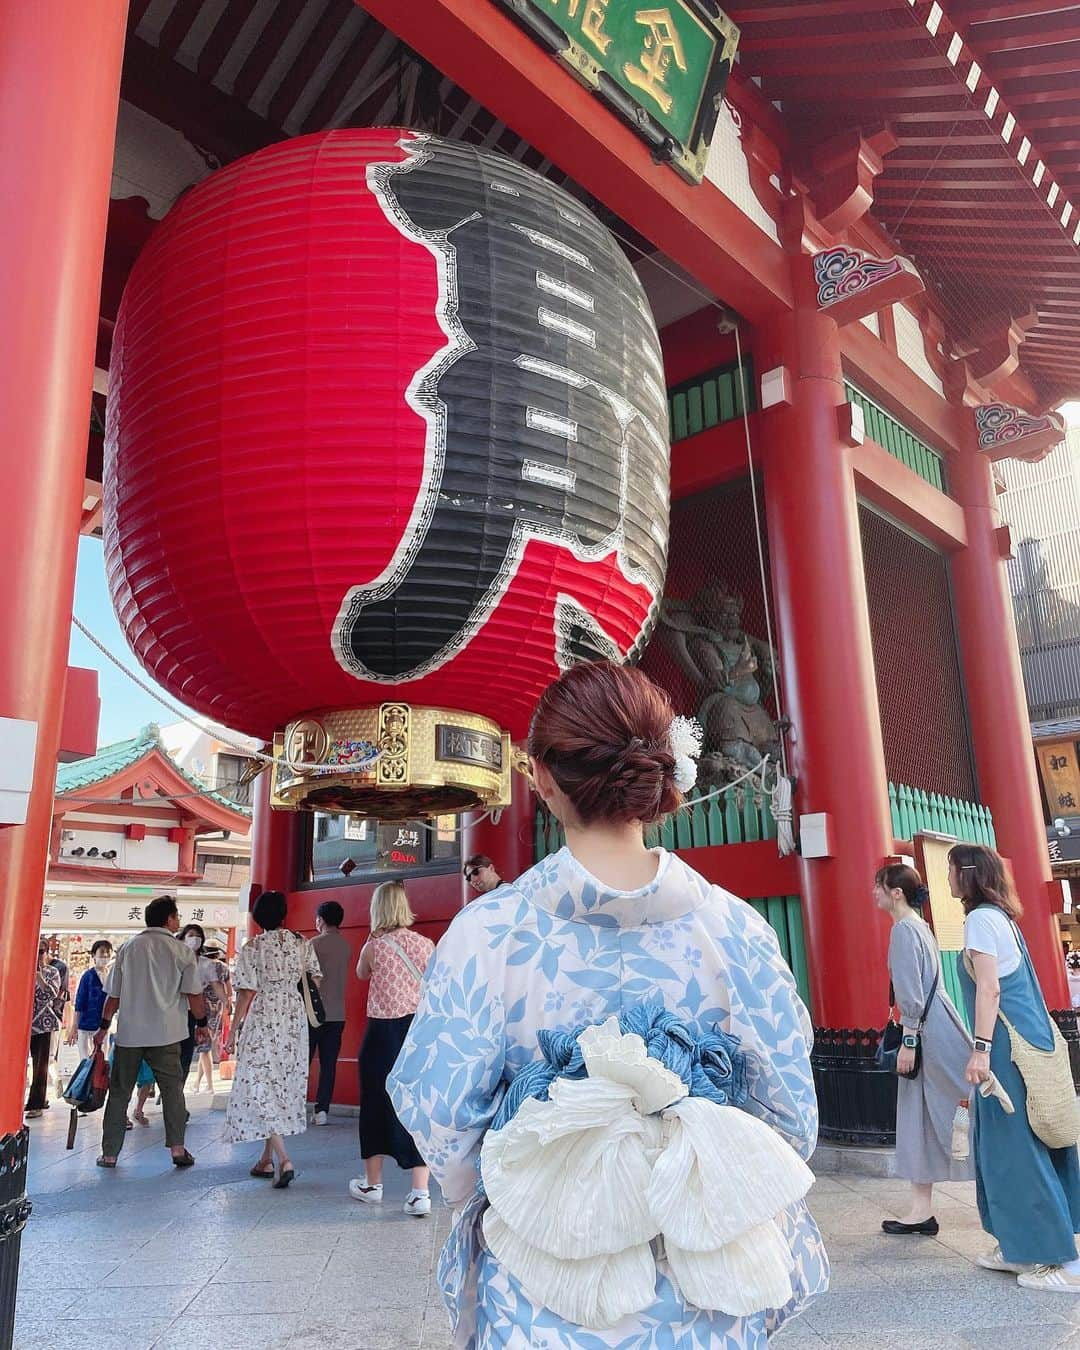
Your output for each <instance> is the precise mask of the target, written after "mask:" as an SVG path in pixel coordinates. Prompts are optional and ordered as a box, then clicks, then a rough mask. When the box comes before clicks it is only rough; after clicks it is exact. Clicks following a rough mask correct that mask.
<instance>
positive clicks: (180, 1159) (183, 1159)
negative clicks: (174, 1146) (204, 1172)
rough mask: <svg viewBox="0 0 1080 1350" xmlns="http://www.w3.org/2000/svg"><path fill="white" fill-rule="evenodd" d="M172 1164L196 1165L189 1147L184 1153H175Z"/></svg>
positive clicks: (178, 1165) (180, 1165) (176, 1165)
mask: <svg viewBox="0 0 1080 1350" xmlns="http://www.w3.org/2000/svg"><path fill="white" fill-rule="evenodd" d="M172 1165H173V1166H174V1167H194V1166H195V1159H194V1158H193V1157H192V1156H191V1154H190V1153H189V1152H188V1151H187V1149H184V1151H183V1153H181V1154H179V1156H178V1155H177V1154H175V1153H174V1154H173V1155H172Z"/></svg>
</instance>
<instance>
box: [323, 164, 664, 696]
mask: <svg viewBox="0 0 1080 1350" xmlns="http://www.w3.org/2000/svg"><path fill="white" fill-rule="evenodd" d="M371 182H374V183H375V185H376V189H375V190H376V191H377V194H378V196H379V198H380V201H381V203H382V205H383V209H384V211H386V213H387V215H388V216H389V217H390V219H391V220H392V221H393V222H394V223H395V224H396V225H397V228H398V229H400V230H401V232H402V233H403V234H405V235H407V236H409V237H410V238H413V239H416V240H417V241H418V242H422V243H423V244H424V245H425V246H426V247H428V248H429V249H430V250H431V251H432V252H433V253H435V255H436V257H437V258H438V262H439V271H440V305H441V313H440V316H439V317H440V321H441V324H442V327H443V328H444V330H445V331H446V332H447V333H448V334H449V339H448V342H447V344H446V347H445V348H444V349H443V351H442V352H440V353H437V354H436V355H435V356H434V357H433V360H432V361H431V362H430V363H429V365H428V367H426V368H425V370H424V371H423V372H422V373H421V372H418V379H417V381H416V382H415V388H413V389H411V390H410V402H411V403H412V406H413V407H414V408H417V409H419V410H422V413H423V416H424V417H425V419H426V422H427V454H426V458H425V469H424V481H423V483H422V485H421V489H420V496H419V499H418V503H417V507H416V509H415V510H414V513H413V519H412V520H411V521H410V524H409V529H410V531H411V533H410V535H409V537H407V538H406V539H404V540H403V542H402V546H401V548H400V549H399V550H398V554H397V556H396V557H395V559H394V561H393V563H392V564H391V566H390V568H388V571H387V573H386V574H385V575H384V576H382V577H379V578H377V579H376V581H375V582H373V583H371V584H369V585H364V586H357V587H354V588H353V590H352V591H350V593H349V595H348V596H347V597H346V603H345V605H344V607H343V610H342V615H341V617H340V619H339V629H338V634H337V639H336V643H335V646H336V650H337V651H338V654H339V659H341V660H342V661H343V663H344V664H345V665H346V666H347V667H348V668H349V669H351V670H352V671H353V673H355V674H357V675H359V676H360V677H361V678H364V679H374V680H384V681H391V682H393V681H399V680H405V679H413V678H418V677H420V676H422V675H424V674H426V673H427V672H429V671H431V670H433V669H435V668H437V667H438V666H439V665H441V664H443V662H445V661H447V660H449V659H450V658H451V657H452V656H453V655H454V654H455V653H456V652H457V651H458V650H459V649H460V648H461V647H463V646H464V645H465V644H466V643H467V642H468V641H469V640H470V639H471V638H472V637H473V636H475V634H476V633H477V632H478V631H479V630H480V629H481V628H482V627H483V626H484V624H485V623H486V621H487V619H488V617H489V615H490V614H491V613H492V611H493V610H494V609H495V607H496V606H497V605H498V603H499V600H500V599H501V597H502V595H503V593H504V592H505V590H506V589H507V587H508V586H509V585H510V583H511V582H512V580H513V578H514V575H515V574H516V571H517V568H518V566H519V564H520V561H521V556H522V553H523V552H524V549H525V546H526V544H527V543H528V541H529V540H530V539H540V540H547V541H551V542H553V543H557V544H562V545H564V546H565V547H566V548H568V549H569V550H571V551H572V552H573V553H574V554H575V555H576V556H578V557H582V558H586V557H600V556H603V555H605V554H610V553H613V552H614V553H616V554H617V555H618V557H619V562H620V567H621V570H622V571H623V574H624V575H625V576H626V578H627V580H628V581H630V582H632V583H635V584H641V585H645V586H647V587H648V588H649V589H650V590H651V591H653V593H654V594H659V592H660V590H661V589H662V585H663V577H664V571H665V567H666V553H667V520H666V512H664V513H659V514H658V513H657V512H656V511H654V510H653V511H650V510H649V509H648V504H649V503H654V502H656V501H665V502H666V494H667V477H668V461H667V455H668V450H667V397H666V393H665V388H664V373H663V366H662V363H661V358H660V350H659V342H658V339H657V336H656V329H655V326H654V324H653V320H652V316H651V314H650V312H649V309H648V305H647V303H646V300H645V296H644V292H643V290H642V288H641V285H640V282H639V281H638V279H637V276H636V274H635V273H634V270H633V268H632V267H631V266H630V263H629V261H628V260H627V258H626V256H625V254H624V253H623V252H622V250H621V249H620V248H619V245H618V243H617V242H616V240H615V239H614V237H613V236H612V235H611V234H610V233H609V232H608V231H607V230H606V229H605V228H604V227H603V226H602V225H601V224H600V222H599V221H598V220H597V219H596V217H595V216H593V215H592V214H591V213H590V212H589V211H588V210H586V209H585V208H584V207H582V206H580V204H578V203H577V202H575V201H574V199H573V198H571V197H570V196H569V195H568V194H567V193H565V192H563V191H562V190H561V189H559V188H557V187H555V186H554V185H553V184H550V183H546V182H544V181H542V180H538V179H537V177H536V175H535V174H532V173H531V172H529V171H528V170H526V169H523V168H522V167H521V166H520V165H518V164H516V163H515V162H514V161H512V160H503V159H502V158H500V157H496V156H493V155H483V154H478V153H477V152H476V150H475V149H474V148H473V147H471V146H467V145H464V144H460V143H457V142H447V141H429V142H427V143H426V145H425V148H424V149H423V150H422V151H421V152H420V153H418V154H416V155H415V156H414V157H413V158H412V159H410V160H409V161H407V162H405V163H392V164H385V165H380V166H376V168H375V170H374V171H373V172H372V171H369V183H371ZM463 541H468V544H469V547H463ZM448 560H452V564H453V565H452V566H451V567H450V568H449V569H448ZM592 647H593V648H594V650H592V651H591V653H589V652H587V653H586V654H591V655H593V656H600V655H604V656H607V655H611V654H612V653H611V652H610V651H609V650H608V649H607V647H605V645H604V635H603V633H602V632H599V631H598V632H597V633H596V634H595V640H594V641H593V643H592ZM608 647H610V642H608ZM626 654H627V653H616V655H626Z"/></svg>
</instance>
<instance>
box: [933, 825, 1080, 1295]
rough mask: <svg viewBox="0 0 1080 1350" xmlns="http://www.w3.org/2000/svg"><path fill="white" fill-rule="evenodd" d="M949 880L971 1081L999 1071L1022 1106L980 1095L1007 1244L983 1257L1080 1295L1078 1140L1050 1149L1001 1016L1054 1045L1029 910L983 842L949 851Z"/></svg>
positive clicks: (977, 1135) (989, 1203)
mask: <svg viewBox="0 0 1080 1350" xmlns="http://www.w3.org/2000/svg"><path fill="white" fill-rule="evenodd" d="M949 886H950V888H951V890H952V893H953V895H954V896H956V897H957V899H959V900H961V901H963V905H964V913H965V915H966V918H965V920H964V951H965V961H964V964H963V966H962V967H961V970H960V981H961V985H962V987H963V990H964V997H965V1001H966V1003H967V1008H968V1016H969V1020H970V1021H971V1023H972V1025H973V1027H974V1030H975V1048H974V1049H973V1051H972V1053H971V1058H970V1060H969V1061H968V1066H967V1072H966V1077H967V1081H968V1082H969V1083H970V1084H972V1086H977V1085H978V1084H979V1083H982V1082H984V1081H985V1080H986V1079H987V1078H988V1077H989V1076H990V1074H991V1073H993V1074H994V1075H995V1077H996V1078H997V1079H998V1081H999V1082H1000V1083H1001V1085H1002V1086H1003V1087H1004V1088H1005V1090H1006V1092H1007V1093H1008V1094H1009V1096H1010V1097H1011V1098H1012V1101H1013V1105H1014V1106H1015V1108H1016V1109H1015V1111H1014V1113H1013V1114H1012V1115H1007V1114H1006V1113H1005V1111H1004V1110H1003V1108H1002V1106H1001V1104H1000V1103H999V1102H998V1101H997V1100H996V1099H995V1098H986V1097H983V1096H982V1095H981V1094H980V1093H977V1092H976V1093H973V1094H972V1103H971V1117H972V1153H973V1154H974V1156H975V1176H976V1181H977V1182H978V1188H977V1196H978V1202H979V1217H980V1218H981V1220H982V1225H983V1228H984V1229H985V1230H986V1231H987V1232H988V1233H990V1234H991V1235H992V1236H993V1237H995V1238H996V1239H997V1244H998V1245H997V1246H996V1247H995V1248H994V1250H993V1251H992V1252H991V1253H989V1254H988V1255H986V1256H980V1257H978V1258H977V1260H978V1264H979V1265H980V1266H982V1267H984V1268H985V1269H987V1270H1001V1271H1008V1272H1010V1273H1012V1274H1015V1275H1017V1276H1018V1280H1019V1283H1020V1284H1021V1285H1023V1286H1024V1287H1025V1288H1027V1289H1041V1290H1047V1291H1051V1292H1054V1293H1072V1294H1080V1259H1077V1249H1076V1239H1075V1237H1074V1234H1075V1233H1077V1232H1080V1161H1078V1159H1077V1150H1076V1146H1075V1145H1073V1146H1072V1147H1071V1148H1060V1149H1051V1148H1048V1147H1047V1146H1046V1145H1045V1144H1044V1143H1043V1142H1042V1140H1041V1139H1039V1138H1038V1136H1037V1135H1036V1134H1035V1133H1034V1132H1033V1130H1032V1128H1031V1126H1030V1124H1029V1123H1028V1117H1027V1109H1026V1107H1027V1092H1026V1090H1025V1087H1024V1080H1023V1079H1022V1078H1021V1076H1020V1071H1019V1070H1018V1069H1017V1067H1016V1065H1015V1064H1014V1063H1013V1060H1012V1049H1011V1045H1010V1040H1009V1033H1008V1030H1007V1029H1006V1027H1005V1025H1004V1022H1003V1021H1002V1020H1001V1017H1004V1018H1006V1019H1008V1021H1009V1022H1011V1023H1012V1025H1013V1026H1014V1027H1015V1028H1016V1030H1017V1031H1018V1032H1019V1033H1020V1034H1021V1035H1022V1036H1023V1037H1024V1038H1025V1039H1026V1040H1028V1041H1030V1042H1031V1044H1032V1045H1035V1046H1037V1047H1038V1048H1039V1049H1042V1050H1050V1049H1051V1048H1052V1047H1053V1045H1054V1033H1053V1024H1052V1023H1051V1020H1050V1014H1049V1012H1047V1009H1046V1003H1045V1001H1044V999H1043V996H1042V991H1041V990H1040V988H1039V983H1038V980H1037V979H1036V977H1035V969H1034V967H1033V965H1032V964H1031V957H1030V956H1029V955H1028V951H1027V947H1026V945H1025V943H1024V939H1023V937H1022V935H1021V933H1020V929H1019V928H1018V927H1017V924H1016V919H1017V918H1018V917H1019V916H1020V914H1021V913H1022V907H1021V905H1020V901H1019V899H1018V898H1017V896H1016V893H1015V891H1014V890H1013V888H1012V885H1011V884H1010V882H1009V879H1008V877H1007V875H1006V873H1005V867H1004V865H1003V863H1002V860H1001V858H1000V857H999V856H998V855H997V854H996V853H995V852H994V851H993V850H992V849H989V848H984V847H982V846H981V845H977V844H958V845H957V846H956V847H955V848H953V849H952V850H950V853H949ZM999 1013H1000V1014H1001V1017H999Z"/></svg>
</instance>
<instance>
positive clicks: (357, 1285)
mask: <svg viewBox="0 0 1080 1350" xmlns="http://www.w3.org/2000/svg"><path fill="white" fill-rule="evenodd" d="M427 1280H428V1275H427V1272H426V1271H423V1272H419V1273H417V1274H416V1275H414V1276H412V1277H410V1276H409V1275H408V1274H407V1273H406V1272H404V1271H402V1272H399V1273H397V1274H396V1275H394V1276H392V1277H388V1276H387V1275H386V1274H384V1273H382V1272H376V1271H368V1272H366V1273H365V1274H364V1275H353V1276H350V1277H348V1278H345V1277H341V1278H337V1279H322V1280H320V1281H319V1282H318V1284H316V1285H315V1286H314V1290H313V1292H312V1296H311V1303H310V1304H309V1305H308V1306H309V1310H310V1309H315V1308H318V1309H320V1310H321V1309H324V1308H342V1309H349V1310H353V1309H364V1308H415V1307H416V1306H417V1303H418V1300H421V1301H422V1299H423V1297H424V1293H425V1291H426V1288H427Z"/></svg>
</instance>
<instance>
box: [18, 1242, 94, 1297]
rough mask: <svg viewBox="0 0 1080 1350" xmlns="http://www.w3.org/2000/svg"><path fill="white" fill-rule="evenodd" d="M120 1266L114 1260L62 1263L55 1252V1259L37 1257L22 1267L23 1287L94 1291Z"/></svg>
mask: <svg viewBox="0 0 1080 1350" xmlns="http://www.w3.org/2000/svg"><path fill="white" fill-rule="evenodd" d="M118 1265H119V1262H118V1261H114V1260H113V1259H112V1258H110V1257H106V1258H105V1259H103V1260H98V1259H97V1258H96V1257H86V1258H85V1259H84V1258H82V1257H80V1258H79V1259H78V1260H77V1261H72V1260H67V1261H61V1260H59V1259H58V1258H57V1254H56V1252H55V1251H54V1252H53V1253H52V1259H51V1260H48V1261H46V1260H44V1259H41V1258H35V1259H32V1260H30V1261H23V1262H21V1263H20V1266H19V1288H20V1289H21V1290H25V1289H50V1288H52V1287H53V1286H55V1285H61V1286H65V1287H67V1288H70V1289H94V1288H95V1287H96V1286H98V1285H100V1284H101V1282H102V1281H103V1280H104V1279H105V1277H106V1276H107V1275H109V1274H111V1272H112V1271H114V1270H115V1269H116V1267H117V1266H118Z"/></svg>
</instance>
